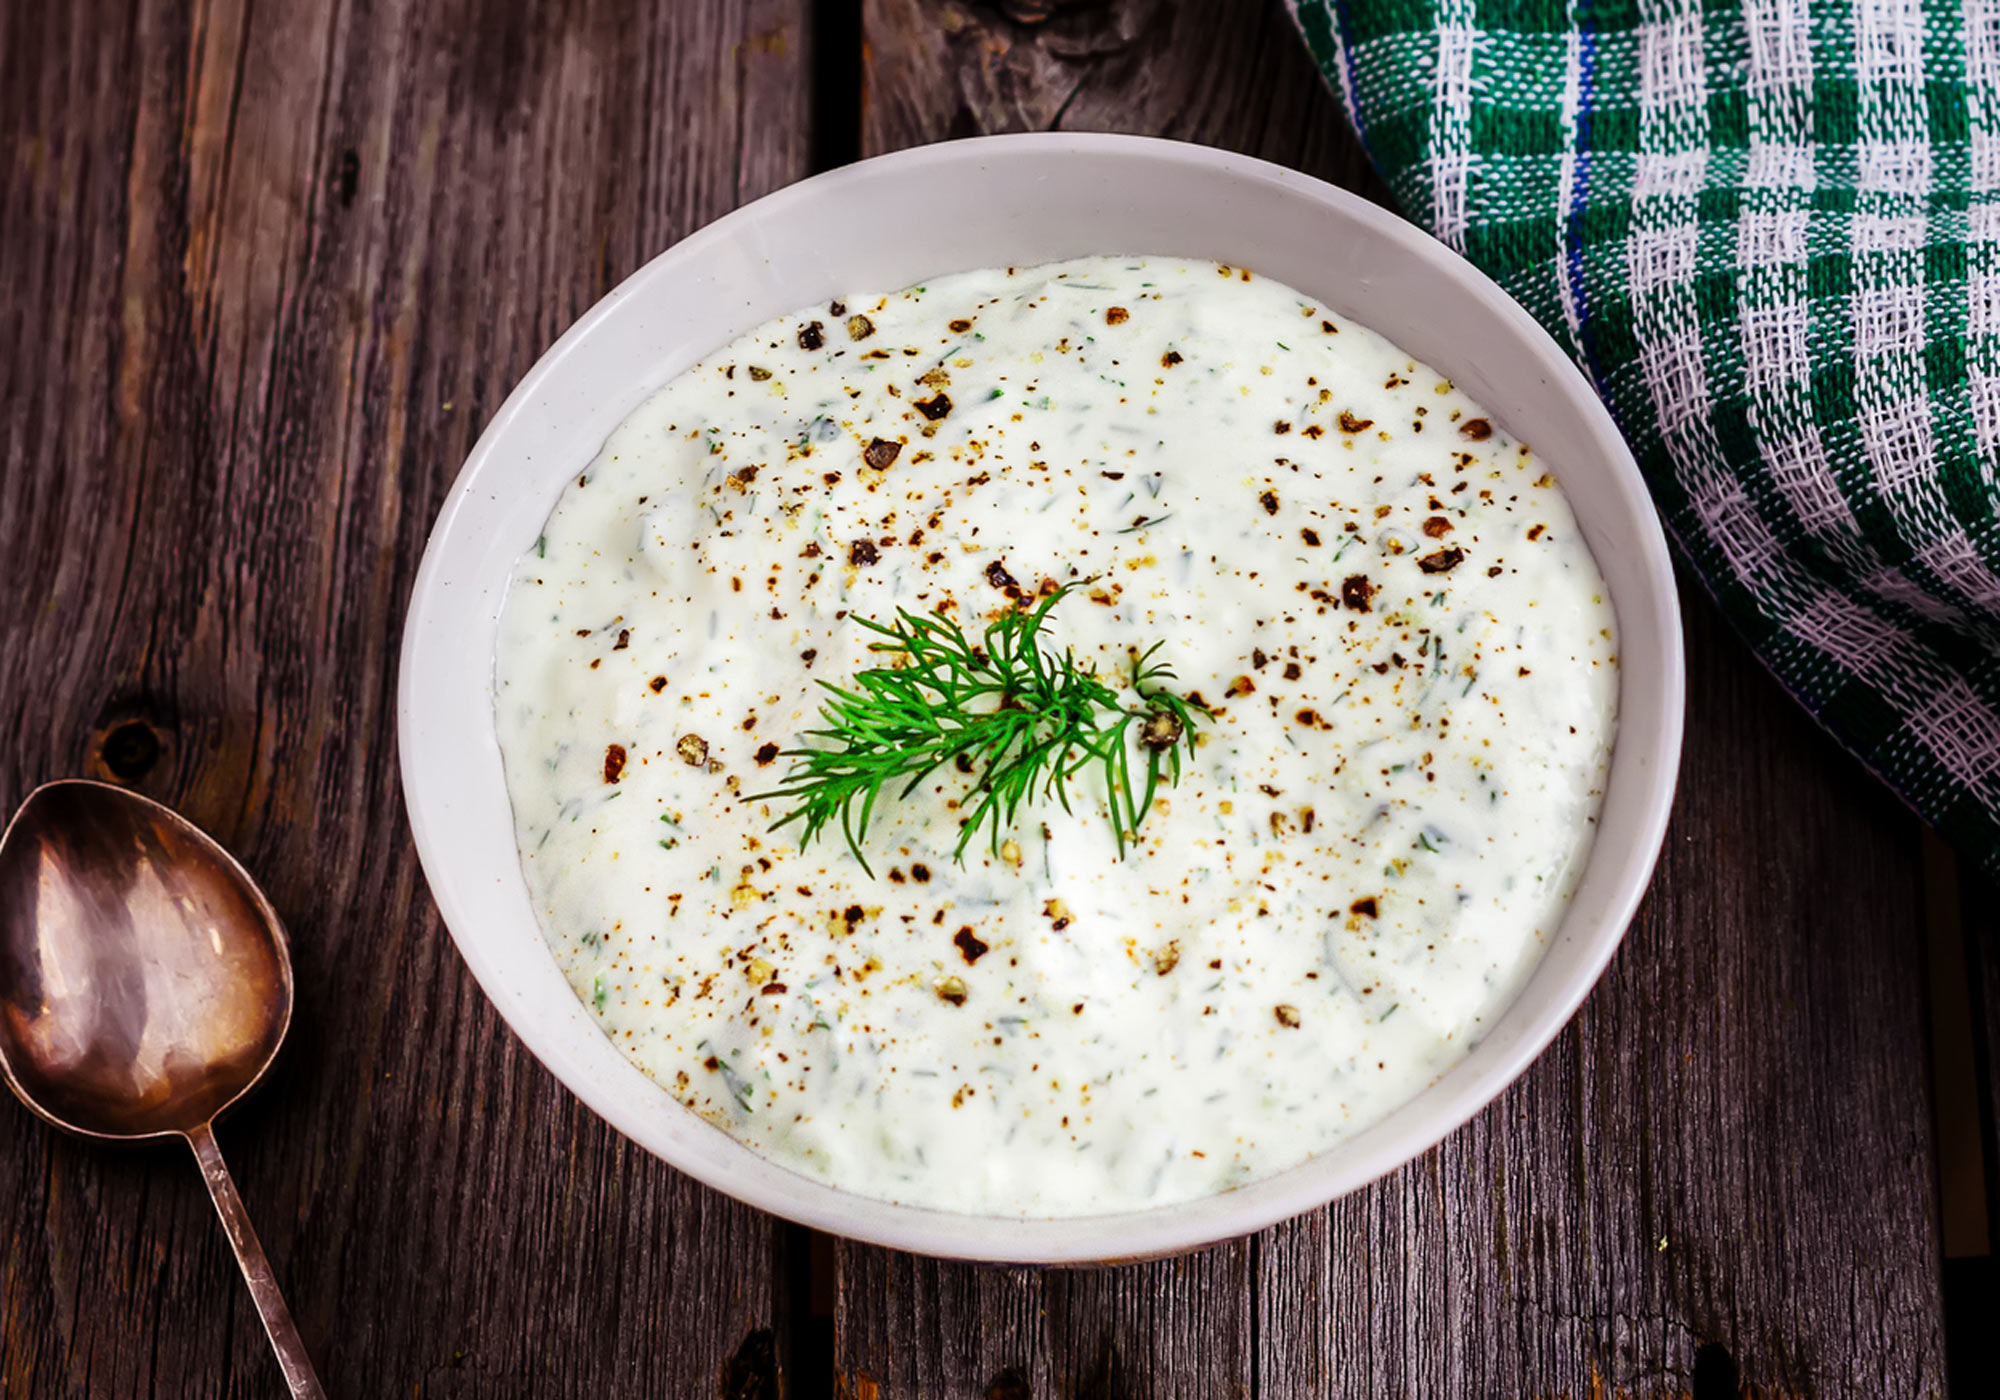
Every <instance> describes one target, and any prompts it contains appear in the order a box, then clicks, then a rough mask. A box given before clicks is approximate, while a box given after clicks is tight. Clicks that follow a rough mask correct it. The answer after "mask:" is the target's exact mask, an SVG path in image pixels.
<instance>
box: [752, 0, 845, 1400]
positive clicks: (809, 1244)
mask: <svg viewBox="0 0 2000 1400" xmlns="http://www.w3.org/2000/svg"><path fill="white" fill-rule="evenodd" d="M861 11H862V0H817V3H816V4H815V5H814V6H813V7H812V27H811V32H810V33H809V34H808V35H807V36H806V45H807V53H806V65H807V69H808V71H809V72H810V73H811V75H812V76H811V83H812V91H811V93H810V95H809V103H808V110H809V112H810V114H811V126H810V128H809V131H808V139H809V141H810V146H809V150H808V164H809V170H808V174H811V175H819V174H822V173H824V172H825V171H828V170H836V169H838V168H839V167H841V166H843V165H851V164H853V163H854V162H855V161H857V160H859V159H861V111H862V103H863V101H864V95H863V92H862V57H863V54H862V45H863V37H862V25H861ZM775 1272H776V1275H777V1278H778V1281H779V1285H780V1287H782V1288H783V1289H784V1296H782V1297H781V1298H779V1299H778V1300H777V1304H778V1306H777V1308H776V1316H777V1318H778V1320H779V1324H780V1327H779V1335H780V1336H782V1337H783V1338H784V1348H785V1355H784V1360H783V1373H784V1381H785V1383H784V1385H783V1387H782V1391H781V1393H782V1394H783V1395H784V1396H786V1397H787V1400H830V1397H831V1396H832V1395H833V1386H834V1334H833V1313H834V1303H835V1297H836V1290H837V1286H838V1280H837V1279H836V1277H835V1263H834V1241H833V1237H832V1236H831V1235H826V1234H822V1233H821V1232H820V1231H818V1230H814V1229H810V1228H808V1227H806V1226H804V1225H787V1226H785V1227H784V1228H783V1229H782V1230H781V1231H780V1235H779V1241H778V1262H777V1268H776V1271H775ZM725 1389H726V1388H725ZM759 1400H762V1397H760V1398H759Z"/></svg>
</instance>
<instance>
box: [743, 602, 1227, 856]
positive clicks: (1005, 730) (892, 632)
mask: <svg viewBox="0 0 2000 1400" xmlns="http://www.w3.org/2000/svg"><path fill="white" fill-rule="evenodd" d="M1072 586H1073V585H1066V586H1064V587H1062V588H1059V589H1057V590H1056V591H1055V592H1053V593H1051V594H1049V595H1048V596H1047V597H1045V598H1043V599H1042V600H1041V602H1040V603H1038V604H1037V605H1036V606H1035V607H1034V608H1033V610H1031V611H1027V612H1019V611H1015V612H1009V613H1007V614H1006V615H1005V616H1003V617H1001V618H999V619H998V620H997V621H995V622H993V623H992V624H991V625H989V626H988V627H987V629H986V631H985V634H984V635H983V636H982V637H981V639H980V640H979V641H978V642H976V643H975V642H974V641H973V640H972V639H971V638H969V637H968V636H966V634H965V632H964V630H963V629H961V628H960V627H959V626H958V625H957V624H956V623H953V622H951V621H949V620H948V619H946V618H944V617H943V616H934V617H919V616H917V615H916V614H915V613H912V612H909V611H907V610H905V609H898V610H897V613H896V620H895V622H894V623H893V624H891V625H887V626H885V625H883V624H882V623H879V622H875V621H872V620H870V619H868V618H863V617H856V618H855V619H854V620H855V621H856V622H857V623H859V624H860V625H861V626H863V627H865V628H867V629H868V630H869V631H871V632H874V633H876V634H877V635H878V636H879V637H880V638H881V640H879V641H874V642H871V643H869V648H868V649H869V650H870V651H875V652H881V653H882V654H883V655H884V656H886V657H887V658H889V664H888V665H886V666H879V667H875V668H872V669H870V670H866V671H863V672H861V673H860V674H859V675H857V676H855V677H854V679H853V680H852V682H850V683H849V685H848V686H846V687H842V686H837V685H833V684H830V683H828V682H825V681H822V682H820V684H821V685H822V686H823V687H824V688H825V689H826V690H827V692H828V693H829V694H830V696H831V698H830V699H829V700H828V701H827V702H826V703H825V705H824V706H823V707H822V708H821V710H820V727H819V728H818V729H814V730H811V731H809V732H808V733H807V734H806V735H805V736H804V737H805V739H806V740H807V741H808V743H807V744H806V746H804V747H801V748H795V749H791V750H788V751H787V752H786V753H785V755H784V756H785V757H787V758H789V759H791V760H792V766H791V769H790V770H789V771H788V772H787V773H786V775H785V781H784V785H783V786H782V787H779V788H777V789H775V790H773V791H771V792H765V793H759V794H756V796H755V797H754V798H753V799H752V800H753V801H761V800H766V799H768V800H771V801H778V802H789V803H792V804H793V806H792V810H791V811H790V812H788V813H786V814H785V815H784V816H783V817H780V818H779V819H778V820H777V821H776V822H774V823H773V824H772V829H773V830H776V829H778V828H780V827H785V826H790V825H792V824H793V823H797V824H798V826H799V828H800V830H799V846H800V848H801V849H803V848H804V847H806V846H808V845H810V844H812V840H813V838H814V837H816V836H818V835H819V834H820V833H821V832H822V831H823V830H825V829H826V828H827V827H828V826H829V825H833V824H836V823H837V824H838V826H839V829H840V833H841V835H842V836H844V837H845V838H846V839H847V846H848V849H849V850H851V851H852V852H853V853H854V858H855V859H856V860H857V861H859V862H860V863H861V868H862V869H863V870H867V871H868V873H869V874H870V875H871V876H872V875H873V874H874V873H875V872H874V871H872V870H869V867H868V861H867V858H866V857H865V856H864V855H863V854H862V851H861V843H862V841H863V840H864V839H865V838H866V837H867V834H868V823H869V821H870V820H871V819H872V818H873V816H874V815H875V806H876V803H877V802H878V801H880V800H881V797H882V795H883V793H884V792H886V791H889V790H890V789H891V788H893V789H895V796H896V797H898V798H903V797H908V796H909V795H910V794H911V793H912V792H914V791H915V790H916V789H917V787H918V786H919V785H920V784H921V783H922V782H923V781H924V780H925V779H926V778H928V777H929V776H930V775H931V774H932V773H934V772H936V771H937V770H938V769H939V768H941V767H943V766H944V765H945V764H948V763H949V764H952V765H953V766H955V767H956V768H957V769H958V770H959V771H961V772H964V773H969V774H972V775H974V776H973V782H972V789H971V796H970V798H969V799H968V801H967V804H966V805H967V806H969V808H970V811H969V813H968V814H967V815H966V816H965V818H964V820H963V822H962V823H961V826H960V831H959V837H958V845H957V847H956V848H955V850H954V852H953V854H954V855H955V856H956V857H957V858H958V859H959V860H961V861H962V860H964V858H965V852H966V848H967V847H968V846H970V845H971V843H972V839H973V837H974V836H975V835H976V834H977V833H978V832H979V831H980V830H981V829H982V828H984V829H985V830H986V832H987V834H988V840H989V843H990V845H991V847H992V849H993V851H994V852H995V854H998V852H999V850H1000V840H1001V837H1002V835H1003V834H1004V833H1005V832H1006V831H1007V830H1008V829H1010V828H1011V827H1013V825H1014V823H1015V819H1016V817H1017V816H1018V815H1019V813H1020V810H1021V806H1022V804H1023V803H1035V802H1046V801H1048V800H1049V799H1051V798H1053V799H1054V800H1055V801H1056V803H1057V804H1058V805H1060V806H1061V807H1062V809H1063V810H1064V811H1065V812H1067V811H1069V810H1070V805H1069V788H1068V784H1069V782H1070V780H1071V779H1072V778H1074V777H1075V776H1076V775H1077V774H1078V773H1080V772H1082V771H1083V770H1084V769H1086V768H1089V767H1092V766H1093V765H1094V766H1096V767H1098V768H1099V769H1101V770H1102V772H1103V775H1104V786H1105V790H1106V793H1107V795H1108V797H1109V800H1110V804H1111V813H1110V816H1111V832H1112V836H1113V838H1114V839H1115V840H1116V841H1117V844H1118V854H1119V856H1120V857H1123V856H1124V854H1125V839H1126V836H1127V834H1128V833H1130V834H1136V833H1137V832H1138V830H1139V828H1140V826H1141V825H1142V824H1143V823H1144V821H1145V816H1146V813H1147V812H1148V811H1149V810H1151V808H1152V805H1153V797H1154V794H1155V793H1156V792H1157V791H1158V790H1159V786H1160V782H1161V780H1162V778H1164V779H1165V781H1166V783H1167V785H1168V786H1169V787H1171V786H1172V785H1173V784H1175V783H1176V782H1178V781H1179V780H1180V775H1181V749H1182V746H1183V744H1184V743H1192V734H1193V731H1194V726H1195V724H1196V723H1197V722H1198V721H1200V720H1201V719H1204V718H1206V715H1205V714H1204V712H1203V711H1202V710H1201V709H1200V708H1199V707H1198V706H1196V705H1193V704H1191V703H1190V702H1188V701H1186V700H1184V699H1182V698H1181V697H1180V696H1178V695H1175V694H1173V693H1172V692H1171V691H1169V690H1167V689H1165V688H1164V684H1165V682H1168V681H1171V680H1172V679H1173V678H1174V673H1173V671H1172V670H1171V669H1169V668H1168V667H1167V666H1166V665H1165V664H1164V663H1160V662H1155V661H1154V660H1153V656H1154V654H1155V653H1157V652H1158V651H1159V649H1160V646H1161V644H1160V643H1158V642H1156V643H1154V644H1153V645H1152V646H1150V647H1148V648H1147V649H1146V650H1145V651H1143V652H1137V651H1135V652H1134V654H1133V657H1132V670H1131V676H1130V685H1131V698H1132V699H1133V700H1136V702H1137V703H1136V704H1128V703H1126V701H1125V700H1124V699H1122V698H1121V697H1120V695H1119V694H1118V692H1117V691H1114V690H1113V689H1111V687H1109V686H1107V685H1105V684H1104V683H1103V681H1101V680H1099V679H1098V677H1097V674H1096V673H1095V672H1094V671H1092V670H1091V669H1090V668H1089V667H1088V666H1086V665H1084V664H1083V663H1081V662H1079V661H1077V659H1076V657H1075V656H1074V655H1073V654H1072V653H1071V652H1069V651H1068V650H1065V651H1063V652H1062V653H1061V654H1060V655H1057V654H1056V653H1054V652H1051V651H1045V650H1043V648H1042V646H1041V643H1040V640H1039V637H1040V633H1041V630H1042V625H1043V623H1045V622H1046V621H1047V620H1048V616H1049V613H1050V611H1051V610H1052V609H1053V608H1054V607H1055V606H1056V604H1057V603H1059V602H1061V601H1062V600H1063V598H1064V596H1065V595H1066V594H1068V592H1069V591H1070V587H1072ZM1135 727H1136V728H1135ZM1135 747H1136V748H1137V749H1138V750H1139V752H1140V754H1141V755H1143V759H1142V760H1141V762H1140V763H1139V764H1136V765H1135V762H1134V755H1133V752H1132V750H1133V749H1134V748H1135Z"/></svg>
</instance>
